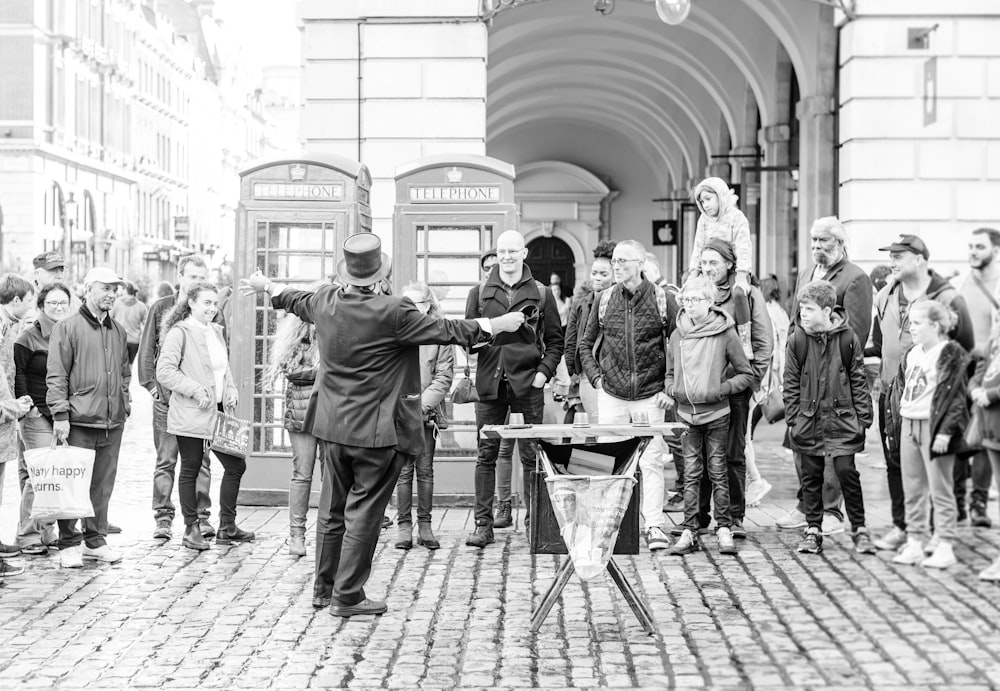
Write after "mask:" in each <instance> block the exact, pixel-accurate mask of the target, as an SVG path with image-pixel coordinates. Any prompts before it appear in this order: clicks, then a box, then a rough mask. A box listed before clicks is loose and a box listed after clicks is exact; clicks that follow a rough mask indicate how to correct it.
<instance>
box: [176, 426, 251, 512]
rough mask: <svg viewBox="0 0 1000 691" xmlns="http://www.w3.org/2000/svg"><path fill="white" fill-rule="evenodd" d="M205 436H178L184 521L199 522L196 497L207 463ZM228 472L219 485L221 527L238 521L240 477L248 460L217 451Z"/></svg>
mask: <svg viewBox="0 0 1000 691" xmlns="http://www.w3.org/2000/svg"><path fill="white" fill-rule="evenodd" d="M205 446H206V444H205V440H204V439H199V438H198V437H182V436H178V437H177V448H178V449H179V450H180V453H181V476H180V481H179V482H178V483H177V495H178V497H179V498H180V500H181V515H182V516H184V525H186V526H189V525H193V524H195V523H197V522H198V519H199V515H198V502H197V499H196V498H195V495H196V493H197V490H196V489H195V485H196V484H197V480H198V476H199V475H200V473H201V468H202V466H203V465H204V464H205V454H206V452H205ZM214 453H215V455H216V456H217V457H218V459H219V461H220V462H221V463H222V467H223V468H225V473H224V474H223V475H222V486H221V487H220V488H219V528H220V530H221V528H222V526H227V525H235V524H236V496H237V495H238V494H239V493H240V478H242V477H243V473H244V472H245V471H246V469H247V464H246V461H244V460H243V459H242V458H237V457H236V456H230V455H229V454H227V453H222V452H219V451H214Z"/></svg>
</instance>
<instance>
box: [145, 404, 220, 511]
mask: <svg viewBox="0 0 1000 691" xmlns="http://www.w3.org/2000/svg"><path fill="white" fill-rule="evenodd" d="M153 445H154V446H155V447H156V468H155V469H154V470H153V515H154V516H155V517H156V518H157V519H160V518H169V519H171V520H173V518H174V514H175V511H174V504H173V502H171V501H170V495H171V494H172V493H173V491H174V473H175V472H176V471H177V437H175V436H174V435H172V434H170V432H168V431H167V406H165V405H164V404H163V402H162V401H156V400H154V401H153ZM211 464H212V461H211V459H210V458H209V457H208V453H207V452H206V453H205V457H204V459H203V462H202V469H201V470H200V471H199V472H198V482H197V486H196V487H195V493H196V495H197V497H198V515H199V516H200V517H201V518H204V519H205V520H208V516H209V514H210V513H211V511H210V509H211V508H212V500H211V498H210V497H209V488H210V487H211V483H212V472H211Z"/></svg>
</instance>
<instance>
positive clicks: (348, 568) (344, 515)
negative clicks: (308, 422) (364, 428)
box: [313, 442, 405, 606]
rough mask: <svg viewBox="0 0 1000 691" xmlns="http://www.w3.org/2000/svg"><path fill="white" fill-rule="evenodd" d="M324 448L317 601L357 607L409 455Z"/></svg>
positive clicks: (336, 446)
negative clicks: (387, 511)
mask: <svg viewBox="0 0 1000 691" xmlns="http://www.w3.org/2000/svg"><path fill="white" fill-rule="evenodd" d="M324 443H325V444H326V454H324V455H323V463H324V464H325V466H324V471H325V472H324V473H323V490H322V492H321V494H320V501H319V515H318V517H317V519H316V577H315V579H314V581H313V595H315V596H316V597H332V598H333V601H334V603H335V604H340V605H345V606H350V605H356V604H358V603H359V602H361V601H362V600H364V599H365V590H364V586H365V583H367V582H368V577H369V576H370V575H371V571H372V558H373V557H374V556H375V547H376V546H377V545H378V537H379V533H380V532H381V530H382V516H384V515H385V508H386V506H388V505H389V498H390V497H392V493H393V490H394V489H395V487H396V481H397V480H398V479H399V469H400V467H402V465H403V459H404V458H405V455H404V454H401V453H399V452H398V451H397V450H396V449H395V448H393V447H384V448H380V449H366V448H362V447H360V446H347V445H346V444H335V443H333V442H324Z"/></svg>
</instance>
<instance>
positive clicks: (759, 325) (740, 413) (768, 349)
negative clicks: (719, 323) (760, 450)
mask: <svg viewBox="0 0 1000 691" xmlns="http://www.w3.org/2000/svg"><path fill="white" fill-rule="evenodd" d="M701 273H702V274H703V275H704V276H708V277H709V278H711V279H712V280H714V281H715V286H716V290H717V291H718V293H717V295H718V296H717V297H716V300H715V305H716V307H719V308H721V309H722V310H724V311H726V312H727V313H729V314H730V315H731V316H732V317H733V318H735V319H736V321H737V322H739V321H740V319H739V317H738V316H737V314H736V301H735V300H734V299H733V286H734V285H735V282H736V252H735V251H734V250H733V246H732V245H731V244H730V243H728V242H726V241H725V240H709V241H708V242H707V243H705V249H704V250H702V253H701ZM747 298H748V301H749V303H750V305H749V306H750V321H749V324H750V347H751V349H752V351H753V352H752V354H751V357H750V369H752V370H753V382H752V384H751V388H749V389H746V390H745V391H741V392H740V393H736V394H733V395H732V396H730V397H729V410H730V413H729V440H728V448H727V450H726V468H727V469H728V474H729V517H730V519H731V520H732V531H733V537H735V538H745V537H746V535H747V533H746V528H744V526H743V518H744V516H745V515H746V508H747V507H746V474H747V462H746V455H745V454H746V435H747V423H748V421H749V417H750V397H751V396H752V395H753V394H754V392H755V391H757V390H759V389H760V383H761V381H763V379H764V375H765V374H767V368H768V367H769V366H770V364H771V354H772V352H773V351H774V329H773V328H772V326H771V317H770V316H768V313H767V305H766V304H765V300H764V295H763V293H761V292H760V288H758V287H757V286H750V292H749V293H748V294H747ZM710 506H711V482H710V481H709V478H708V476H707V475H705V476H703V477H702V481H701V510H700V511H699V513H698V525H699V527H700V528H707V527H708V524H709V520H710V518H709V508H710Z"/></svg>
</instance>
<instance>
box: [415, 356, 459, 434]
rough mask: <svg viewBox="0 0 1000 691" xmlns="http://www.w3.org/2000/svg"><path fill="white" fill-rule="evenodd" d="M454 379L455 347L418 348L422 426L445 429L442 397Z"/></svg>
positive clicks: (446, 393)
mask: <svg viewBox="0 0 1000 691" xmlns="http://www.w3.org/2000/svg"><path fill="white" fill-rule="evenodd" d="M454 377H455V347H454V346H451V345H422V346H420V388H421V390H422V393H421V394H420V409H421V411H422V412H423V414H424V424H425V425H431V424H437V425H438V426H439V427H442V428H443V427H445V425H446V424H447V422H446V421H445V412H444V397H445V396H447V395H448V391H449V390H450V389H451V382H452V380H453V379H454Z"/></svg>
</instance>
